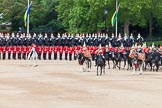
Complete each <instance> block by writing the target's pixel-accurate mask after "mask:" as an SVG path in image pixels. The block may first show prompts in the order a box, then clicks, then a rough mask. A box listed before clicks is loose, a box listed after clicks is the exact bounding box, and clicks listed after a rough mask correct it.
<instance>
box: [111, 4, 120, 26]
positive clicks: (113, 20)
mask: <svg viewBox="0 0 162 108" xmlns="http://www.w3.org/2000/svg"><path fill="white" fill-rule="evenodd" d="M119 6H120V4H119ZM119 6H118V8H117V10H116V11H115V12H114V14H113V16H112V18H111V25H112V26H114V25H115V23H116V18H117V16H118V10H119Z"/></svg>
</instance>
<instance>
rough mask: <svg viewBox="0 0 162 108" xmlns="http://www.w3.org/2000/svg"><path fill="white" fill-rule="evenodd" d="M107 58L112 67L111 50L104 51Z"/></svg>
mask: <svg viewBox="0 0 162 108" xmlns="http://www.w3.org/2000/svg"><path fill="white" fill-rule="evenodd" d="M104 56H105V60H106V61H107V63H108V68H109V69H110V60H111V51H105V52H104Z"/></svg>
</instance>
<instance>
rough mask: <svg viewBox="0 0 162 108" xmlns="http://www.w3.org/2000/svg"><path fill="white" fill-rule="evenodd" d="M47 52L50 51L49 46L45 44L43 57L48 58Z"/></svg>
mask: <svg viewBox="0 0 162 108" xmlns="http://www.w3.org/2000/svg"><path fill="white" fill-rule="evenodd" d="M47 52H48V47H47V46H44V47H43V59H44V60H46V59H47V58H46V57H47Z"/></svg>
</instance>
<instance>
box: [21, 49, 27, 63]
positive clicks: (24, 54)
mask: <svg viewBox="0 0 162 108" xmlns="http://www.w3.org/2000/svg"><path fill="white" fill-rule="evenodd" d="M21 50H22V58H23V59H24V60H26V53H27V47H26V46H23V47H21Z"/></svg>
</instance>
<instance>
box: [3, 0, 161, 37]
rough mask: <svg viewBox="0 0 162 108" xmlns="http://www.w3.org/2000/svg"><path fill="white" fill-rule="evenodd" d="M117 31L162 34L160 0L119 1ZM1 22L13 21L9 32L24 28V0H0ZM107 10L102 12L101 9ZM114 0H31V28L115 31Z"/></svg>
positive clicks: (34, 29)
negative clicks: (112, 20)
mask: <svg viewBox="0 0 162 108" xmlns="http://www.w3.org/2000/svg"><path fill="white" fill-rule="evenodd" d="M118 1H119V3H120V9H119V14H118V31H119V32H121V33H127V34H129V33H130V32H132V33H135V34H136V33H138V32H141V33H142V34H145V35H146V36H148V35H150V36H152V35H154V36H155V35H157V36H160V34H161V33H162V31H161V29H162V0H118ZM0 2H1V4H0V13H4V15H3V19H0V23H2V22H12V26H11V27H12V29H11V30H12V31H18V30H19V27H22V28H24V30H25V29H26V28H25V27H24V19H23V16H24V13H25V11H26V8H27V0H0ZM105 9H106V10H108V13H107V14H104V10H105ZM114 12H115V0H33V5H32V8H31V13H30V30H31V31H41V30H42V31H43V30H44V31H47V32H55V33H57V32H65V31H66V32H70V33H78V32H79V33H91V32H101V31H103V30H104V31H105V30H106V31H107V32H109V33H111V32H114V29H115V28H114V27H111V17H112V15H113V13H114Z"/></svg>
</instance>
